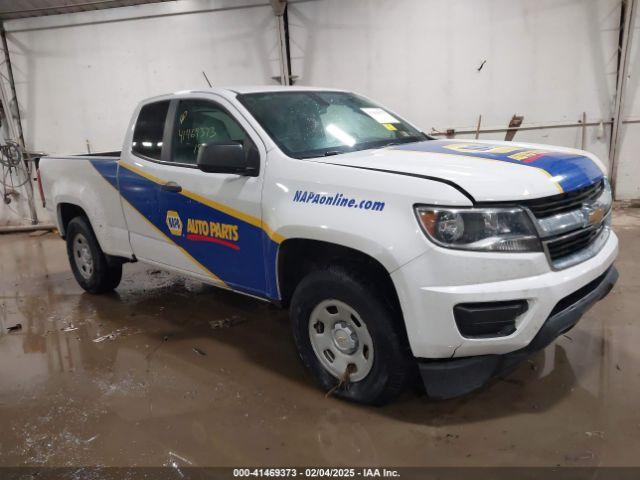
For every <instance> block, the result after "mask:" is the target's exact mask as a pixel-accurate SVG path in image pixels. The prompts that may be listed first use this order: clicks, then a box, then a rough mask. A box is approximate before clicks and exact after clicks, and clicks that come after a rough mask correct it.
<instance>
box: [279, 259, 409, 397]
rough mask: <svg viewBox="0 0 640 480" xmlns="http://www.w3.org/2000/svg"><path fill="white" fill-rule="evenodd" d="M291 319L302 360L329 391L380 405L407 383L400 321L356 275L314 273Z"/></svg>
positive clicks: (294, 301) (336, 271)
mask: <svg viewBox="0 0 640 480" xmlns="http://www.w3.org/2000/svg"><path fill="white" fill-rule="evenodd" d="M290 315H291V320H292V327H293V334H294V338H295V341H296V345H297V347H298V352H299V354H300V357H301V359H302V361H303V363H304V364H305V365H306V366H307V367H308V368H309V369H310V370H311V372H312V373H313V375H314V376H315V378H316V380H317V381H318V383H319V384H320V386H321V388H322V389H324V390H325V391H332V392H334V393H335V395H337V396H339V397H342V398H346V399H348V400H352V401H355V402H359V403H367V404H375V405H380V404H384V403H387V402H388V401H390V400H392V399H393V398H394V397H396V396H397V395H399V394H400V393H401V392H402V391H403V389H404V388H405V386H406V385H407V382H408V380H409V378H410V376H411V375H412V371H413V369H412V363H411V356H410V353H409V350H408V347H407V345H406V340H405V335H404V331H403V328H402V324H401V319H400V318H399V315H398V314H397V313H395V312H394V311H393V309H392V308H390V307H389V306H388V305H387V303H386V302H385V301H384V300H383V295H380V294H379V292H378V291H377V288H376V285H375V284H374V283H373V282H372V281H371V280H369V279H366V278H365V277H364V276H363V275H359V274H358V272H357V271H354V270H351V269H345V268H339V267H329V268H327V269H325V270H319V271H316V272H312V273H310V274H309V275H307V276H306V277H305V278H304V279H303V280H302V281H301V282H300V284H299V285H298V287H297V288H296V290H295V292H294V294H293V298H292V301H291V310H290Z"/></svg>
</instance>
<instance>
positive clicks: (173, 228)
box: [167, 210, 182, 237]
mask: <svg viewBox="0 0 640 480" xmlns="http://www.w3.org/2000/svg"><path fill="white" fill-rule="evenodd" d="M167 227H168V228H169V231H170V232H171V235H175V236H176V237H179V236H181V235H182V220H180V215H178V212H176V211H175V210H167Z"/></svg>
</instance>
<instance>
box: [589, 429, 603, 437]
mask: <svg viewBox="0 0 640 480" xmlns="http://www.w3.org/2000/svg"><path fill="white" fill-rule="evenodd" d="M584 433H585V435H586V436H587V437H589V438H592V437H598V438H604V432H602V431H600V430H594V431H593V432H584Z"/></svg>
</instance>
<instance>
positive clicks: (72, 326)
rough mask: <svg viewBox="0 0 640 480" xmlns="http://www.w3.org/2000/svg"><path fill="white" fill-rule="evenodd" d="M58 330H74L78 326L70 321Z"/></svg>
mask: <svg viewBox="0 0 640 480" xmlns="http://www.w3.org/2000/svg"><path fill="white" fill-rule="evenodd" d="M60 330H62V331H63V332H73V331H74V330H78V327H76V326H75V325H74V324H73V323H70V324H69V325H67V326H66V327H62V328H61V329H60Z"/></svg>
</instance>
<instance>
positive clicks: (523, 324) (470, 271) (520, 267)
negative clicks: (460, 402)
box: [391, 232, 618, 359]
mask: <svg viewBox="0 0 640 480" xmlns="http://www.w3.org/2000/svg"><path fill="white" fill-rule="evenodd" d="M617 254H618V238H617V237H616V235H615V233H613V232H611V234H610V235H609V238H608V239H607V241H606V243H605V245H603V247H602V248H601V250H600V251H599V252H598V253H597V254H596V255H595V256H594V257H592V258H590V259H588V260H585V261H583V262H581V263H580V264H578V265H575V266H573V267H570V268H567V269H564V270H559V271H553V270H551V268H550V266H549V262H548V261H547V259H546V257H545V255H544V254H543V253H522V254H516V253H513V254H511V253H500V252H497V253H487V252H464V251H457V250H448V249H444V248H440V247H435V246H432V247H430V250H429V251H427V252H425V253H424V254H423V255H421V256H420V257H418V258H416V259H414V260H412V261H411V262H409V263H407V264H406V265H404V266H403V267H401V268H399V269H397V270H396V271H394V272H393V273H392V274H391V278H392V279H393V281H394V284H395V287H396V291H397V293H398V297H399V299H400V305H401V308H402V314H403V317H404V321H405V326H406V330H407V337H408V339H409V345H410V347H411V351H412V353H413V356H414V357H416V358H421V359H450V358H459V357H471V356H476V355H501V354H506V353H509V352H513V351H516V350H520V349H522V348H524V347H526V346H527V345H529V344H530V343H531V342H532V341H533V339H534V337H535V336H536V335H537V334H538V331H539V330H540V329H541V328H542V325H543V324H544V323H545V321H546V320H547V319H548V318H549V316H551V315H552V311H553V309H554V308H555V307H556V305H557V304H558V302H559V301H560V300H561V299H563V298H565V297H566V296H568V295H570V294H572V293H574V292H576V291H577V290H579V289H580V288H582V287H584V286H585V285H587V284H589V283H590V282H592V281H593V280H594V279H596V278H598V277H599V276H601V275H602V274H603V273H604V272H605V271H607V270H608V269H609V267H610V266H611V265H612V264H613V262H614V260H615V258H616V256H617ZM514 300H526V302H527V305H528V308H527V310H526V312H525V313H523V314H522V315H520V316H519V317H518V318H517V319H516V322H515V330H514V331H513V332H512V333H510V334H508V335H505V336H500V337H490V338H468V337H465V336H463V335H462V334H461V333H460V331H459V330H458V327H457V326H456V321H455V318H454V308H455V306H456V305H459V304H467V303H476V302H508V301H514Z"/></svg>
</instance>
